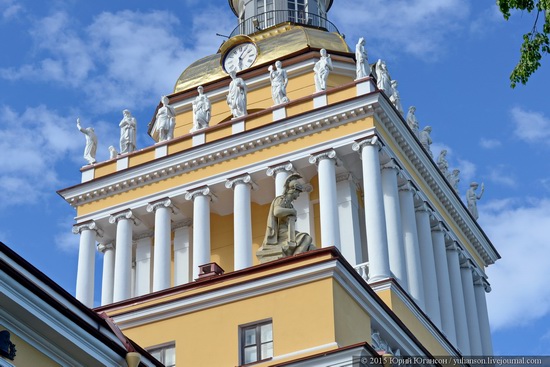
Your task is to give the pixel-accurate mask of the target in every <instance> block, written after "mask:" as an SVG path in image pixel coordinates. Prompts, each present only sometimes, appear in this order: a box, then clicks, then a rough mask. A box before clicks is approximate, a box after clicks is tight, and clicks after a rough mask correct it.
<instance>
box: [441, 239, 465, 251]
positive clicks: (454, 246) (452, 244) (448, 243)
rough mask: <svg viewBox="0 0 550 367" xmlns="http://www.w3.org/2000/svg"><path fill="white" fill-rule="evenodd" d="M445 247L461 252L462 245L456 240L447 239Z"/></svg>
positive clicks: (448, 249)
mask: <svg viewBox="0 0 550 367" xmlns="http://www.w3.org/2000/svg"><path fill="white" fill-rule="evenodd" d="M445 248H446V249H447V251H456V252H459V251H460V250H461V248H460V246H459V245H458V243H457V242H456V241H454V240H450V241H445Z"/></svg>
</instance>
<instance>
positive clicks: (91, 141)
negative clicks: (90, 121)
mask: <svg viewBox="0 0 550 367" xmlns="http://www.w3.org/2000/svg"><path fill="white" fill-rule="evenodd" d="M76 127H77V128H78V130H79V131H80V132H81V133H82V134H84V135H85V136H86V146H85V147H84V159H85V160H87V161H88V164H94V163H95V162H96V160H95V154H96V151H97V136H96V135H95V132H94V128H93V127H86V128H83V127H82V126H80V117H78V118H77V119H76Z"/></svg>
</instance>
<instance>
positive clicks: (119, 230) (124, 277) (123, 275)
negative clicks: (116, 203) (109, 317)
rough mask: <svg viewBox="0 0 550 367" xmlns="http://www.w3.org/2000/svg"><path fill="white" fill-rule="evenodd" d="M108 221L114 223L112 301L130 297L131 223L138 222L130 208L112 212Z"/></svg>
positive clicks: (136, 223) (135, 223)
mask: <svg viewBox="0 0 550 367" xmlns="http://www.w3.org/2000/svg"><path fill="white" fill-rule="evenodd" d="M109 223H111V224H114V223H116V253H115V277H114V289H113V302H118V301H122V300H125V299H128V298H130V297H131V294H132V292H131V287H132V284H131V277H132V225H138V224H139V223H140V221H139V219H137V218H136V217H135V216H134V214H133V213H132V211H131V210H129V209H128V210H126V211H124V212H120V213H116V214H113V215H111V216H110V217H109Z"/></svg>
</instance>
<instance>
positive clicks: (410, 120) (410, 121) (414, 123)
mask: <svg viewBox="0 0 550 367" xmlns="http://www.w3.org/2000/svg"><path fill="white" fill-rule="evenodd" d="M415 113H416V107H414V106H411V107H409V112H408V113H407V125H408V126H409V128H410V129H411V130H412V132H413V134H414V135H416V137H418V129H419V126H420V125H419V124H418V120H417V119H416V115H415Z"/></svg>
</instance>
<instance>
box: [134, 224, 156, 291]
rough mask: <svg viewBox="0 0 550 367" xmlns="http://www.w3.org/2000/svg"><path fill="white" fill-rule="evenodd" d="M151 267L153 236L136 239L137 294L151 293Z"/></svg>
mask: <svg viewBox="0 0 550 367" xmlns="http://www.w3.org/2000/svg"><path fill="white" fill-rule="evenodd" d="M151 235H152V233H151ZM151 269H152V264H151V237H144V238H140V239H138V240H137V241H136V275H135V288H134V289H135V291H134V293H135V295H136V296H143V295H144V294H148V293H151Z"/></svg>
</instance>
